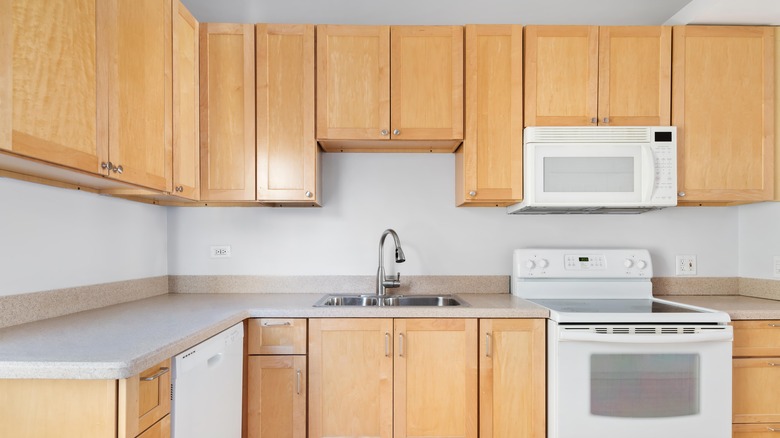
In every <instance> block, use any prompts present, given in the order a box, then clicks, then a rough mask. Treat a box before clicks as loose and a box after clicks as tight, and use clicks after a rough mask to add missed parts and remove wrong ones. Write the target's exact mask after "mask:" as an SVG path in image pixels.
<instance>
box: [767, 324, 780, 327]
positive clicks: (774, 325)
mask: <svg viewBox="0 0 780 438" xmlns="http://www.w3.org/2000/svg"><path fill="white" fill-rule="evenodd" d="M767 325H768V326H769V327H780V324H767Z"/></svg>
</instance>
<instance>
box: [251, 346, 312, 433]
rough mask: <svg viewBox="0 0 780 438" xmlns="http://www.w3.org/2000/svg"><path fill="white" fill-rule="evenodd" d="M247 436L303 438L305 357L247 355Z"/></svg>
mask: <svg viewBox="0 0 780 438" xmlns="http://www.w3.org/2000/svg"><path fill="white" fill-rule="evenodd" d="M247 386H248V387H249V388H248V393H247V437H248V438H305V437H306V357H305V356H250V357H249V359H248V370H247Z"/></svg>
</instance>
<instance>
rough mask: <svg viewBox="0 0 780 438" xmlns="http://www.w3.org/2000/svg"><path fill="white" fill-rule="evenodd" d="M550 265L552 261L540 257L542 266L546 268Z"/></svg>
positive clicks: (540, 265)
mask: <svg viewBox="0 0 780 438" xmlns="http://www.w3.org/2000/svg"><path fill="white" fill-rule="evenodd" d="M548 266H550V262H548V261H547V259H539V267H540V268H546V267H548Z"/></svg>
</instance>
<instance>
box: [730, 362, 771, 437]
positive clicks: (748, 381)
mask: <svg viewBox="0 0 780 438" xmlns="http://www.w3.org/2000/svg"><path fill="white" fill-rule="evenodd" d="M732 391H733V403H732V413H733V422H734V423H768V422H780V357H763V358H754V359H734V360H733V385H732Z"/></svg>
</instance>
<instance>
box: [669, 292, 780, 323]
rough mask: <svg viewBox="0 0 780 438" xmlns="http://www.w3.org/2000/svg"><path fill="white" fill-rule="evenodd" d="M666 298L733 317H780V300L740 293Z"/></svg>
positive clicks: (734, 318)
mask: <svg viewBox="0 0 780 438" xmlns="http://www.w3.org/2000/svg"><path fill="white" fill-rule="evenodd" d="M661 298H663V299H665V300H669V301H676V302H678V303H683V304H692V305H694V306H700V307H708V308H710V309H714V310H720V311H723V312H726V313H728V314H729V316H730V317H731V319H732V320H733V321H734V320H740V319H780V301H776V300H768V299H764V298H752V297H744V296H738V295H711V296H664V297H661Z"/></svg>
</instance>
